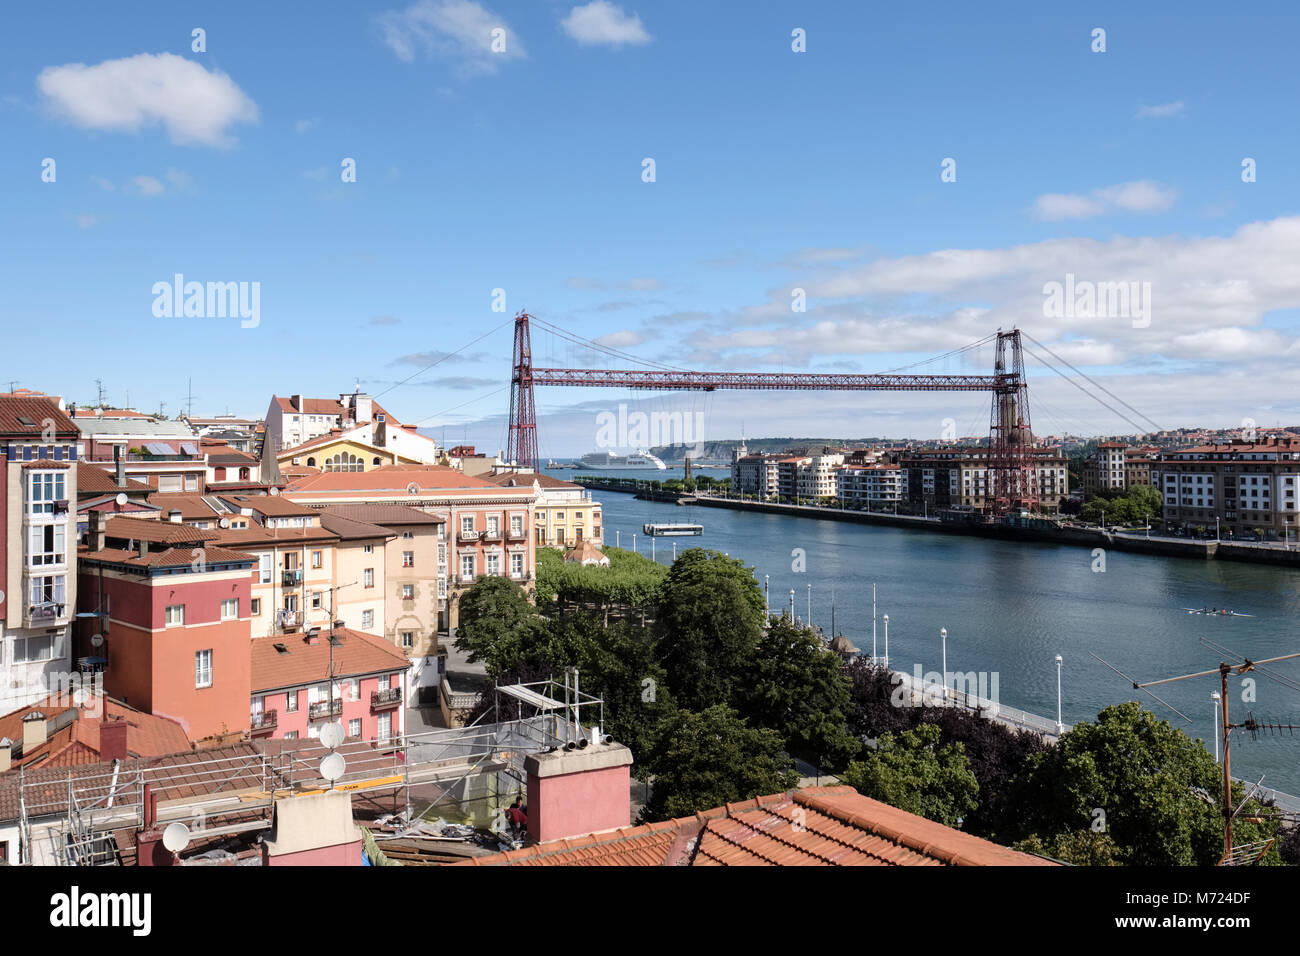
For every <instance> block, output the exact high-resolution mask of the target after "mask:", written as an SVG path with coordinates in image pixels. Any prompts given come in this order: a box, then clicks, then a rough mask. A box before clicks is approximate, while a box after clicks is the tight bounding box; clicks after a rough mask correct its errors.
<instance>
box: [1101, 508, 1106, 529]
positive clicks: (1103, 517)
mask: <svg viewBox="0 0 1300 956" xmlns="http://www.w3.org/2000/svg"><path fill="white" fill-rule="evenodd" d="M1101 530H1102V531H1105V530H1106V509H1105V508H1102V509H1101Z"/></svg>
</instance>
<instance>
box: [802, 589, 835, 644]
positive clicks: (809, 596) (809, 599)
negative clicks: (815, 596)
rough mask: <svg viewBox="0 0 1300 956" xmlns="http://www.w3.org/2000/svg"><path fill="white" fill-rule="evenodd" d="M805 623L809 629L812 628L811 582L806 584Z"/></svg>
mask: <svg viewBox="0 0 1300 956" xmlns="http://www.w3.org/2000/svg"><path fill="white" fill-rule="evenodd" d="M805 623H806V624H807V625H808V626H809V627H812V582H811V581H809V582H808V620H807V621H806V622H805ZM831 636H832V637H834V636H835V635H834V634H832V635H831Z"/></svg>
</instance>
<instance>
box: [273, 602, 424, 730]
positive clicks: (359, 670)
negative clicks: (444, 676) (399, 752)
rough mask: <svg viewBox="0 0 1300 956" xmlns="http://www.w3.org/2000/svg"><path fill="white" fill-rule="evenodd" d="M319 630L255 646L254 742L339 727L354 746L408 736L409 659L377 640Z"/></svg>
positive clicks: (345, 631)
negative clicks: (358, 742) (404, 682)
mask: <svg viewBox="0 0 1300 956" xmlns="http://www.w3.org/2000/svg"><path fill="white" fill-rule="evenodd" d="M316 630H317V629H315V628H313V629H312V630H311V631H308V632H307V633H306V634H280V635H275V636H272V637H259V638H254V639H253V641H252V658H253V663H252V670H253V674H252V705H251V710H250V719H251V726H252V731H251V732H252V734H253V736H254V737H273V738H282V739H288V740H292V739H298V738H302V739H305V738H309V737H310V738H314V737H319V736H320V729H321V727H323V726H325V724H327V723H329V722H331V721H338V722H340V723H342V725H343V730H344V732H345V733H346V734H347V736H348V738H349V739H353V740H370V741H380V742H383V741H386V740H389V739H391V738H393V737H398V736H401V735H403V734H405V733H406V711H405V708H404V706H403V700H402V676H403V674H405V673H406V669H407V667H408V666H409V662H408V661H407V659H406V655H405V654H403V653H402V652H401V651H400V650H399V649H398V648H396V647H394V646H393V645H392V643H391V642H389V641H386V640H384V639H383V638H382V637H378V636H376V635H374V634H365V633H362V632H361V631H354V630H351V629H349V628H342V627H341V628H338V629H336V630H333V631H330V630H326V629H320V630H319V632H318V633H314V632H316ZM331 674H332V675H333V677H332V678H331V676H330V675H331Z"/></svg>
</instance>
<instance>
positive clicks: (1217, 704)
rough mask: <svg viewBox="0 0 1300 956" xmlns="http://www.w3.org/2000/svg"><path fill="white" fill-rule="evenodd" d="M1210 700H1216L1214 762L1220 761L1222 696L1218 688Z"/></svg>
mask: <svg viewBox="0 0 1300 956" xmlns="http://www.w3.org/2000/svg"><path fill="white" fill-rule="evenodd" d="M1210 700H1212V701H1214V762H1215V763H1218V762H1219V729H1218V728H1219V701H1220V700H1222V698H1221V697H1220V696H1219V692H1218V691H1217V690H1216V691H1215V692H1214V693H1212V694H1211V695H1210Z"/></svg>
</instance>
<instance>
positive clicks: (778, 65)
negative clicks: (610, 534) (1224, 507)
mask: <svg viewBox="0 0 1300 956" xmlns="http://www.w3.org/2000/svg"><path fill="white" fill-rule="evenodd" d="M281 6H282V5H266V4H253V3H226V4H221V5H212V6H210V7H209V8H208V9H204V10H202V12H195V11H191V10H187V9H180V8H178V5H176V4H173V3H138V4H132V5H129V6H125V7H122V6H115V7H113V8H111V9H110V8H108V7H106V6H105V5H102V4H99V3H75V4H59V3H51V4H46V5H24V6H22V7H18V8H15V9H14V10H12V11H10V13H9V26H10V29H9V30H7V31H6V32H5V35H4V37H3V38H0V53H2V55H0V129H2V130H3V143H4V148H3V149H2V150H0V173H2V174H3V177H4V182H5V184H6V187H5V188H4V189H3V190H0V213H2V214H3V220H4V222H5V223H6V226H7V228H6V229H5V240H6V241H5V248H4V255H3V262H4V267H3V272H2V273H0V274H3V275H4V279H5V281H4V287H5V295H4V304H3V306H2V307H0V308H2V309H3V312H2V313H0V315H3V343H4V347H3V350H0V379H3V380H4V381H5V383H6V384H5V385H4V387H7V383H8V382H9V381H16V382H19V383H20V384H21V385H23V386H26V387H29V388H37V389H42V390H45V391H49V392H55V393H58V394H62V395H64V396H66V397H68V398H70V399H73V400H77V401H81V402H86V401H91V400H93V399H94V397H95V384H94V380H95V379H96V378H100V379H102V380H103V382H104V386H105V388H106V389H107V391H108V396H109V399H110V400H111V401H112V402H114V403H122V402H125V400H126V396H127V392H128V391H129V393H130V400H131V402H132V404H134V405H135V406H137V407H139V408H142V409H145V410H153V409H156V408H157V407H158V404H159V403H160V402H166V403H167V406H166V407H167V410H168V411H169V413H174V412H175V411H176V410H177V409H178V408H179V406H180V403H181V401H182V399H183V397H184V395H185V392H186V388H187V382H188V380H189V379H191V378H192V379H193V390H194V394H195V395H196V396H197V398H196V401H195V411H196V413H206V414H212V413H218V412H223V411H226V410H227V409H229V410H230V411H231V412H234V413H239V414H246V415H260V414H262V413H263V412H264V411H265V408H266V405H267V404H268V402H269V398H270V395H271V393H272V392H278V393H280V394H287V393H291V392H304V393H309V394H317V395H328V394H336V393H338V392H341V391H344V390H350V389H351V387H352V386H353V384H354V383H355V382H356V381H357V380H360V381H361V382H362V383H363V386H364V387H365V388H367V389H368V390H369V391H370V392H371V393H372V394H378V393H380V392H383V393H384V394H383V396H382V398H381V401H382V402H383V403H384V404H385V405H387V406H388V407H389V408H390V409H391V410H392V411H393V413H394V414H395V415H397V416H398V417H399V418H402V419H404V420H407V421H422V422H424V423H425V424H427V425H430V426H438V427H439V428H440V429H441V428H443V427H445V429H446V435H447V437H448V438H449V439H454V440H456V441H460V440H462V439H463V438H464V439H468V440H470V441H476V442H477V443H479V444H480V445H484V446H488V447H495V446H497V445H499V444H501V443H502V441H503V437H504V426H503V422H502V415H503V413H504V411H505V407H506V393H505V392H504V391H500V389H502V388H503V387H504V386H505V385H506V383H507V381H508V375H509V351H510V332H509V328H508V327H507V328H505V329H501V330H499V331H498V332H496V333H494V334H492V335H490V336H488V337H487V338H486V339H484V340H483V341H482V342H480V343H478V344H477V345H474V346H472V347H471V348H470V349H468V350H467V351H466V352H465V353H463V354H462V355H461V356H458V357H456V358H453V359H449V360H447V361H444V362H443V363H442V364H440V365H438V366H437V367H435V368H433V369H431V370H430V371H428V372H425V373H423V374H421V375H419V376H417V377H416V378H415V379H414V380H413V381H412V382H410V383H408V384H406V385H402V386H399V387H392V386H393V383H394V382H397V381H399V380H402V379H405V378H407V377H408V376H410V375H412V373H415V372H418V371H419V370H420V369H421V368H422V367H423V366H425V365H427V364H429V362H430V361H432V360H433V359H434V358H436V357H437V354H438V353H443V352H452V351H454V350H457V349H460V348H462V347H463V346H465V345H466V344H467V343H469V342H470V341H471V340H473V339H474V338H476V337H477V336H479V335H481V334H482V333H484V332H487V331H488V330H489V329H492V328H493V327H494V326H497V325H499V324H501V323H502V322H503V321H505V320H506V319H507V318H508V317H509V316H510V315H513V313H514V312H515V311H516V310H517V309H521V308H526V309H528V310H529V311H530V312H533V313H534V314H536V315H538V316H540V317H542V318H545V319H547V320H548V321H550V322H553V323H555V324H556V325H559V326H561V327H563V328H566V329H569V330H571V331H572V332H574V333H576V334H577V335H579V336H582V337H585V338H590V339H601V338H602V337H605V338H604V341H606V342H608V343H610V344H613V345H617V346H618V347H619V348H621V349H623V350H624V351H627V352H630V353H633V354H635V355H638V356H641V357H643V358H645V359H648V360H652V361H657V362H666V363H669V364H673V365H677V366H682V367H697V368H710V369H712V368H718V369H721V368H741V369H743V368H752V369H754V370H764V371H770V370H779V369H781V368H791V369H794V368H798V369H814V370H820V369H825V370H838V369H851V370H858V371H864V372H870V371H878V370H883V369H889V368H893V367H897V366H900V365H905V364H908V363H911V362H915V361H918V360H920V359H923V358H926V357H928V356H931V355H935V354H938V353H941V352H945V351H947V350H948V349H951V348H954V347H957V346H960V345H963V344H965V343H968V342H971V341H973V340H975V339H978V338H980V337H982V336H983V335H985V334H987V333H988V332H991V331H992V330H993V329H995V328H997V327H998V326H1010V325H1013V324H1016V325H1020V326H1021V327H1023V328H1025V329H1026V330H1027V331H1029V332H1030V333H1031V334H1032V335H1034V336H1035V337H1036V338H1037V339H1038V340H1040V341H1042V342H1045V343H1048V344H1049V345H1050V346H1051V347H1052V349H1053V351H1056V352H1057V353H1058V354H1060V355H1062V356H1064V357H1066V358H1068V359H1069V360H1070V361H1071V362H1073V363H1074V364H1076V365H1078V366H1080V367H1083V368H1086V369H1087V370H1088V371H1089V373H1090V374H1092V375H1093V376H1094V377H1096V378H1098V379H1099V380H1103V381H1106V382H1107V385H1108V387H1110V388H1112V389H1113V390H1114V391H1116V392H1117V394H1120V395H1122V396H1123V397H1125V398H1126V399H1127V400H1128V401H1130V402H1131V403H1132V404H1134V405H1135V406H1136V407H1138V408H1139V409H1141V410H1142V411H1143V412H1145V413H1146V414H1148V415H1150V416H1151V417H1152V418H1154V419H1155V420H1157V421H1159V422H1160V423H1161V424H1163V425H1167V426H1178V425H1191V424H1212V425H1219V426H1233V425H1236V424H1238V423H1239V422H1241V421H1243V420H1244V419H1247V418H1250V419H1254V420H1256V421H1258V422H1259V424H1261V425H1272V424H1275V423H1277V422H1281V423H1283V424H1285V423H1294V422H1300V409H1297V404H1300V403H1298V402H1297V394H1296V389H1295V388H1294V387H1293V386H1292V385H1291V381H1292V379H1291V378H1289V377H1288V376H1290V373H1291V369H1292V368H1294V364H1295V360H1296V358H1297V356H1300V345H1298V344H1297V343H1298V342H1300V338H1297V332H1296V329H1297V323H1296V314H1297V313H1296V309H1297V308H1300V264H1298V263H1300V257H1297V255H1296V252H1297V249H1296V248H1295V246H1296V243H1297V242H1298V241H1300V219H1297V218H1295V217H1297V215H1300V213H1298V210H1297V205H1298V203H1297V195H1298V194H1297V189H1296V183H1297V175H1300V143H1298V142H1297V132H1296V124H1295V123H1294V122H1293V120H1294V117H1295V115H1296V93H1295V82H1294V69H1293V51H1294V36H1295V34H1296V28H1297V26H1300V17H1298V16H1297V14H1296V12H1295V10H1294V7H1293V5H1289V4H1284V3H1275V4H1274V3H1262V4H1256V5H1252V6H1251V7H1250V8H1249V13H1248V14H1247V13H1243V12H1241V11H1239V10H1236V9H1234V8H1231V7H1228V6H1225V5H1222V4H1210V3H1180V4H1161V5H1150V6H1153V7H1155V9H1151V10H1141V11H1135V10H1132V9H1128V6H1129V5H1125V4H1106V3H1095V4H1089V5H1087V9H1083V8H1082V7H1080V8H1079V9H1055V10H1052V9H1047V7H1048V6H1049V5H1045V4H1041V3H1016V4H1011V3H1009V4H1000V5H998V6H997V9H996V12H994V11H993V10H992V9H989V8H985V7H981V6H980V5H972V4H967V3H951V4H945V3H938V4H926V5H893V6H892V7H890V8H881V7H879V6H878V5H875V6H873V5H865V4H856V3H819V4H815V5H804V4H793V3H788V4H783V3H772V4H761V5H753V7H754V8H751V5H740V4H698V3H677V2H660V3H655V4H653V5H650V4H644V5H643V4H637V3H622V4H613V3H599V2H598V3H594V4H584V3H580V4H574V3H572V2H568V3H551V2H529V3H501V2H496V0H493V2H485V3H482V4H479V3H472V2H468V0H423V2H420V3H415V4H406V3H396V4H387V3H371V4H348V5H342V4H339V5H321V6H319V7H313V8H310V9H307V8H301V9H293V8H287V7H286V8H285V9H280V7H281ZM900 6H901V7H902V9H899V8H898V7H900ZM1144 6H1146V5H1144ZM196 27H201V28H203V29H204V30H205V31H206V51H205V52H195V51H193V50H192V48H191V45H192V38H191V31H192V30H193V29H194V28H196ZM496 27H500V29H503V30H504V31H505V34H504V37H505V51H504V52H493V51H492V50H491V48H490V44H491V42H492V41H491V37H490V36H488V35H486V34H489V33H490V30H491V29H493V28H496ZM1097 27H1100V28H1103V29H1104V30H1105V31H1106V51H1105V52H1104V53H1098V52H1093V51H1092V49H1091V46H1092V44H1093V40H1092V31H1093V30H1094V28H1097ZM795 28H801V29H803V30H805V31H806V37H807V39H806V47H807V49H806V52H803V53H795V52H793V51H792V50H791V42H792V40H791V31H792V30H793V29H795ZM142 55H147V56H142ZM75 64H84V65H85V66H86V67H88V68H90V71H89V72H86V71H80V70H77V69H74V68H72V65H75ZM47 157H48V158H52V159H54V160H55V163H56V179H55V181H54V182H43V181H42V176H41V174H42V160H43V159H45V158H47ZM646 157H650V158H653V159H654V160H655V164H656V169H655V173H656V180H655V182H653V183H647V182H643V181H642V160H643V159H644V158H646ZM948 157H951V158H953V159H954V160H955V161H956V173H957V176H956V181H955V182H941V179H940V172H941V168H940V164H941V161H942V160H943V159H945V158H948ZM1246 157H1250V158H1253V159H1254V160H1255V161H1256V164H1257V179H1256V181H1255V182H1250V183H1245V182H1243V181H1242V175H1241V172H1242V170H1241V163H1242V160H1243V159H1244V158H1246ZM344 158H352V159H355V161H356V169H357V176H356V182H351V183H344V182H342V181H341V180H340V170H341V165H340V164H341V162H342V161H343V159H344ZM175 273H182V274H183V275H184V276H185V277H186V279H187V280H192V281H200V282H208V281H221V282H227V281H234V282H258V283H259V285H260V315H259V322H258V325H257V326H256V327H255V328H243V327H241V323H240V322H239V320H238V319H230V318H218V317H209V318H188V319H186V318H180V319H178V318H159V317H156V316H155V315H154V314H153V311H152V305H153V301H154V296H153V293H152V291H151V290H152V287H153V285H154V283H156V282H159V281H166V282H170V281H171V279H172V276H173V275H174V274H175ZM1066 273H1071V274H1075V275H1077V276H1078V277H1079V278H1080V279H1084V280H1089V281H1094V282H1114V281H1123V282H1137V283H1139V284H1140V283H1142V282H1149V283H1150V284H1151V293H1150V294H1151V307H1150V315H1149V317H1148V318H1149V323H1148V324H1147V325H1140V323H1138V322H1131V321H1129V320H1128V318H1126V317H1118V318H1116V317H1113V316H1112V317H1088V316H1084V317H1078V318H1074V317H1069V318H1059V317H1055V318H1054V317H1048V316H1045V314H1044V309H1043V305H1042V303H1043V298H1044V296H1043V291H1042V290H1043V286H1044V283H1047V282H1051V281H1063V280H1064V277H1065V274H1066ZM497 288H501V289H504V290H505V293H506V309H507V312H506V314H502V313H499V312H494V311H492V308H491V306H492V292H493V290H494V289H497ZM794 288H801V289H804V290H805V294H806V296H807V310H806V311H805V312H801V313H796V312H792V311H791V308H790V303H791V301H792V300H791V291H792V290H793V289H794ZM1139 326H1140V327H1139ZM535 346H536V348H537V351H538V352H539V356H538V361H539V363H540V362H542V361H543V360H544V359H549V358H551V357H552V356H551V353H554V358H555V360H556V361H557V363H563V364H570V363H572V364H592V363H594V364H604V360H603V359H597V358H596V357H594V356H592V355H589V354H584V353H582V352H581V351H579V350H575V349H571V348H568V347H562V346H558V345H552V343H550V342H549V341H548V340H546V339H545V337H539V339H538V341H536V342H535ZM990 361H991V359H990V358H989V357H988V356H987V354H984V355H982V356H978V357H977V358H976V359H975V360H974V362H973V365H974V366H976V367H978V366H980V365H981V364H982V365H983V366H984V367H987V365H988V363H989V362H990ZM952 364H953V363H952V362H949V363H947V365H946V366H945V365H944V363H939V364H937V365H934V366H931V367H930V368H931V370H933V371H945V370H952ZM1031 374H1033V375H1034V376H1035V378H1034V384H1033V387H1032V389H1031V391H1032V396H1031V406H1032V408H1033V411H1034V413H1035V424H1036V426H1037V428H1036V430H1037V431H1039V432H1040V433H1047V432H1053V431H1061V430H1065V429H1070V430H1073V431H1094V432H1104V433H1116V432H1125V431H1132V430H1133V429H1132V428H1130V427H1129V426H1128V425H1126V424H1125V423H1124V422H1122V421H1121V420H1119V419H1118V418H1116V417H1115V416H1113V415H1112V414H1110V413H1109V412H1107V411H1106V410H1105V409H1103V408H1101V406H1099V405H1097V404H1095V403H1093V402H1090V401H1088V400H1087V399H1086V398H1084V396H1082V395H1080V393H1079V392H1078V391H1076V390H1074V389H1073V388H1071V387H1070V386H1069V385H1067V384H1066V383H1064V382H1063V381H1061V380H1060V379H1059V378H1057V377H1055V376H1052V375H1050V373H1048V374H1047V376H1046V377H1044V376H1043V375H1040V374H1039V369H1037V368H1036V367H1035V366H1033V365H1032V364H1031ZM385 390H388V391H385ZM638 398H639V396H635V395H628V394H622V395H619V394H613V393H609V392H604V391H595V390H545V391H542V392H539V395H538V399H539V405H540V407H541V410H542V412H543V419H542V436H543V441H542V450H543V453H544V454H546V453H550V454H575V453H581V452H583V451H587V450H590V448H591V447H593V442H592V436H593V434H594V431H595V423H594V418H595V413H597V412H599V411H601V410H608V409H610V408H614V407H616V406H617V404H618V403H619V402H636V401H637V400H638ZM642 407H645V408H652V409H654V408H657V409H665V410H669V409H671V410H685V411H692V410H704V411H706V413H707V415H708V419H709V420H708V424H707V430H708V437H711V438H712V437H716V438H724V437H734V436H735V435H736V434H738V433H739V430H740V428H741V427H742V426H743V427H744V429H745V431H746V432H747V433H748V434H750V435H756V434H791V435H796V434H838V435H841V436H845V437H854V436H857V435H864V434H865V435H869V434H888V435H895V436H902V435H914V436H916V437H937V434H938V431H939V429H940V427H941V425H940V423H941V422H942V421H943V420H944V419H945V418H952V419H953V420H955V421H956V422H957V429H958V431H959V432H961V433H963V434H964V433H967V432H968V431H975V432H978V431H980V430H982V429H983V428H984V427H985V426H984V425H983V424H982V421H983V420H985V419H986V415H987V412H986V409H987V400H986V399H985V398H983V397H978V396H952V395H896V394H883V393H877V394H874V395H866V396H863V395H861V394H857V395H854V394H847V395H846V394H808V393H779V394H774V395H773V394H767V395H762V396H756V395H754V394H751V393H730V394H724V393H718V394H716V395H714V396H710V397H708V398H707V399H705V398H704V397H702V396H689V395H686V396H682V395H678V396H661V397H654V398H650V399H647V400H646V402H645V404H643V406H642ZM448 410H450V411H448ZM968 426H969V427H968ZM438 433H439V434H441V433H442V432H441V430H440V431H439V432H438Z"/></svg>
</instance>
